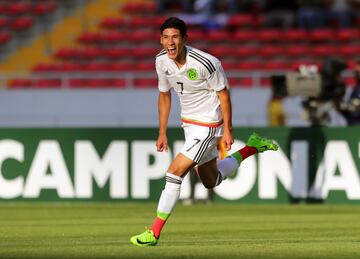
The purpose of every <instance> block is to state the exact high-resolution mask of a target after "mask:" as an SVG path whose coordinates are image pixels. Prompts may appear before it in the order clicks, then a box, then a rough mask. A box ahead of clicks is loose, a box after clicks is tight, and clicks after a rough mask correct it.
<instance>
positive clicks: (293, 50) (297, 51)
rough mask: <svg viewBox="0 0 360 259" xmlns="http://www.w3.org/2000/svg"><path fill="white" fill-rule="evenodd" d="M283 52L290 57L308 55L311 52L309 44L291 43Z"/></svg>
mask: <svg viewBox="0 0 360 259" xmlns="http://www.w3.org/2000/svg"><path fill="white" fill-rule="evenodd" d="M285 53H286V56H288V57H289V58H290V59H294V58H299V57H308V56H310V53H311V52H310V47H309V45H298V44H291V45H289V46H288V47H287V48H286V51H285Z"/></svg>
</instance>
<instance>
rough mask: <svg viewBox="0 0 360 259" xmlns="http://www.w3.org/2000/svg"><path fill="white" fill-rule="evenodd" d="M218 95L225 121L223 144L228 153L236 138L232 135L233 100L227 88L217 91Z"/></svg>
mask: <svg viewBox="0 0 360 259" xmlns="http://www.w3.org/2000/svg"><path fill="white" fill-rule="evenodd" d="M217 95H218V97H219V101H220V108H221V111H222V114H223V121H224V135H223V143H224V148H225V149H226V150H227V151H228V150H230V148H231V145H232V144H233V143H234V137H233V134H232V108H231V98H230V92H229V90H228V88H227V87H225V88H224V89H222V90H220V91H217Z"/></svg>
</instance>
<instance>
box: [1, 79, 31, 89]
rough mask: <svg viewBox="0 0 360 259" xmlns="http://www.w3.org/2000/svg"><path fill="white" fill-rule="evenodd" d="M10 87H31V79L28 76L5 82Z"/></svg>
mask: <svg viewBox="0 0 360 259" xmlns="http://www.w3.org/2000/svg"><path fill="white" fill-rule="evenodd" d="M7 85H8V86H9V87H10V88H31V87H32V86H33V80H32V79H28V78H24V79H23V78H18V79H13V80H11V81H10V82H8V84H7Z"/></svg>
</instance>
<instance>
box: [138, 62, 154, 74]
mask: <svg viewBox="0 0 360 259" xmlns="http://www.w3.org/2000/svg"><path fill="white" fill-rule="evenodd" d="M134 69H135V70H137V71H149V72H153V71H155V61H147V62H145V61H143V62H138V63H136V64H135V65H134Z"/></svg>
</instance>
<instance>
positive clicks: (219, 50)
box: [209, 46, 234, 59]
mask: <svg viewBox="0 0 360 259" xmlns="http://www.w3.org/2000/svg"><path fill="white" fill-rule="evenodd" d="M209 52H210V53H211V54H212V55H214V56H215V57H217V58H219V59H222V58H225V57H230V56H232V55H233V54H234V48H233V47H228V46H215V47H212V48H210V50H209Z"/></svg>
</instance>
